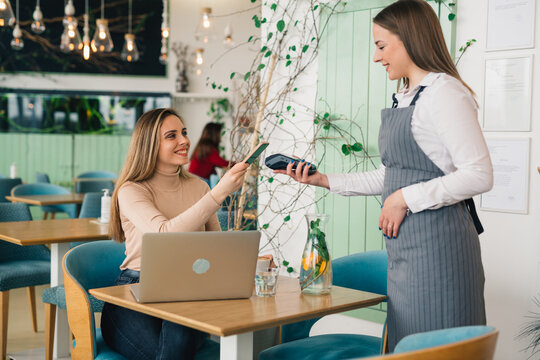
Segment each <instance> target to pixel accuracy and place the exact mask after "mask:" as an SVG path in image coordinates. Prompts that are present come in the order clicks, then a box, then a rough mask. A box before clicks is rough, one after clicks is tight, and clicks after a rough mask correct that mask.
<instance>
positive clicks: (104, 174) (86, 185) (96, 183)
mask: <svg viewBox="0 0 540 360" xmlns="http://www.w3.org/2000/svg"><path fill="white" fill-rule="evenodd" d="M77 179H89V180H87V181H77V182H76V183H75V192H77V193H87V192H99V191H102V190H103V189H109V190H110V191H111V194H112V192H113V190H114V182H113V180H114V179H116V174H115V173H113V172H111V171H87V172H83V173H81V174H79V175H77ZM91 179H96V180H91ZM105 179H111V180H105Z"/></svg>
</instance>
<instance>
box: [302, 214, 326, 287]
mask: <svg viewBox="0 0 540 360" xmlns="http://www.w3.org/2000/svg"><path fill="white" fill-rule="evenodd" d="M329 218H330V216H329V215H326V214H306V221H307V224H308V235H307V241H306V246H304V252H303V254H302V262H301V264H300V289H301V290H302V292H303V293H304V294H314V295H320V294H328V293H329V292H330V289H331V287H332V261H331V259H330V252H329V251H328V246H327V244H326V242H327V238H326V224H327V223H328V219H329Z"/></svg>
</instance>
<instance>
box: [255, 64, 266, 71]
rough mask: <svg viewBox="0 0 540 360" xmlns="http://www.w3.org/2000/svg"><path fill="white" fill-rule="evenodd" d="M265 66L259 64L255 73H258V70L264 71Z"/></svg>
mask: <svg viewBox="0 0 540 360" xmlns="http://www.w3.org/2000/svg"><path fill="white" fill-rule="evenodd" d="M265 66H266V65H264V64H259V66H257V71H260V70H262V69H264V67H265Z"/></svg>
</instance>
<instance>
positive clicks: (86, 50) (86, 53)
mask: <svg viewBox="0 0 540 360" xmlns="http://www.w3.org/2000/svg"><path fill="white" fill-rule="evenodd" d="M83 33H84V35H83V59H84V60H89V59H90V35H89V33H90V27H89V26H88V12H87V13H86V14H84V28H83Z"/></svg>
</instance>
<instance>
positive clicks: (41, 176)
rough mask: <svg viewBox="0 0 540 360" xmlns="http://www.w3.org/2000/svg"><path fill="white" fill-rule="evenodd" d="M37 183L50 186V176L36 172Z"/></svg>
mask: <svg viewBox="0 0 540 360" xmlns="http://www.w3.org/2000/svg"><path fill="white" fill-rule="evenodd" d="M36 182H37V183H46V184H50V183H51V179H50V178H49V175H47V174H45V173H42V172H39V171H36Z"/></svg>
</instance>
